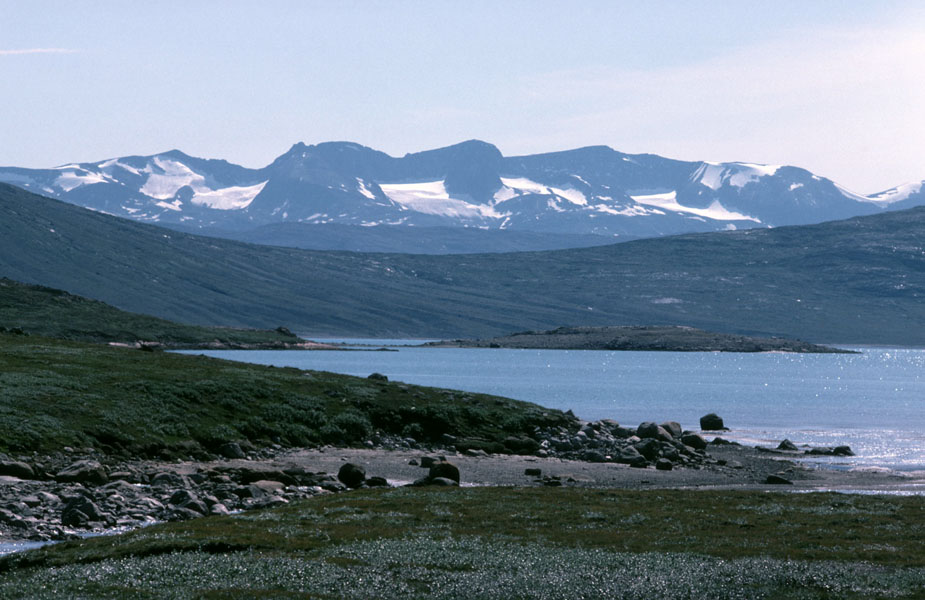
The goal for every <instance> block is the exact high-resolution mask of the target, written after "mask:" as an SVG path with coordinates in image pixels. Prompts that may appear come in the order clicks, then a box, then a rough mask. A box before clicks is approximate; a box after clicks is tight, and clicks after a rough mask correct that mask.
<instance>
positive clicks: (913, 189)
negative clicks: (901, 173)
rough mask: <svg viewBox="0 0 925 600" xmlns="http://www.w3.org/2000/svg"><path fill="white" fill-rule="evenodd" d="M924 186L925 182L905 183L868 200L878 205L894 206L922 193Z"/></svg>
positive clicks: (869, 197) (874, 195)
mask: <svg viewBox="0 0 925 600" xmlns="http://www.w3.org/2000/svg"><path fill="white" fill-rule="evenodd" d="M922 184H925V181H918V182H914V183H904V184H902V185H898V186H896V187H894V188H890V189H888V190H886V191H885V192H880V193H879V194H873V195H872V196H868V197H867V200H868V201H869V202H876V203H877V204H881V205H887V204H893V203H894V202H902V201H903V200H907V199H908V198H909V197H910V196H912V195H913V194H918V193H919V192H921V191H922Z"/></svg>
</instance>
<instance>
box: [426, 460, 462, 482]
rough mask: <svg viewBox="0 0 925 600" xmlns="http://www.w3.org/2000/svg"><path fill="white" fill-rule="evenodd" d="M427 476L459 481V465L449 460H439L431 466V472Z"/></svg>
mask: <svg viewBox="0 0 925 600" xmlns="http://www.w3.org/2000/svg"><path fill="white" fill-rule="evenodd" d="M427 476H428V477H429V478H430V479H436V478H438V477H444V478H446V479H452V480H453V481H455V482H456V483H459V467H457V466H456V465H454V464H453V463H451V462H447V461H443V462H438V463H436V464H435V465H433V466H432V467H431V468H430V472H429V473H428V474H427Z"/></svg>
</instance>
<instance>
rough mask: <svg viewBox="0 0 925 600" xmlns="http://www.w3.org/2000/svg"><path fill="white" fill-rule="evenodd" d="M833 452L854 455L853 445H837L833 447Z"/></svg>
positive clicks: (840, 454) (839, 454)
mask: <svg viewBox="0 0 925 600" xmlns="http://www.w3.org/2000/svg"><path fill="white" fill-rule="evenodd" d="M832 454H834V455H835V456H854V451H853V450H852V449H851V446H835V447H834V448H832Z"/></svg>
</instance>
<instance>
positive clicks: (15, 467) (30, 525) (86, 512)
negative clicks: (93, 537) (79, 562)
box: [0, 457, 388, 541]
mask: <svg viewBox="0 0 925 600" xmlns="http://www.w3.org/2000/svg"><path fill="white" fill-rule="evenodd" d="M46 458H47V457H46ZM34 467H35V468H34ZM0 480H2V481H0V483H2V485H0V537H5V538H15V539H30V540H37V541H45V540H62V539H70V538H74V537H76V536H78V535H79V534H81V533H85V532H89V531H100V530H105V529H112V528H134V527H138V526H142V525H145V524H149V523H154V522H157V521H176V520H184V519H191V518H195V517H200V516H204V515H222V514H228V513H230V512H237V511H242V510H250V509H257V508H266V507H271V506H278V505H281V504H286V503H288V502H289V501H290V500H293V499H297V498H306V497H309V496H314V495H317V494H323V493H329V492H339V491H343V490H346V489H348V488H350V487H360V486H376V485H383V486H384V485H388V483H387V482H386V480H385V479H383V478H381V477H372V478H368V479H367V478H366V477H365V473H364V474H363V477H362V480H361V481H359V482H357V481H356V480H355V479H352V478H349V479H348V481H344V478H340V479H339V478H337V477H335V476H333V475H329V474H327V473H312V472H308V471H305V470H304V469H302V468H299V467H292V468H286V469H283V470H266V469H256V468H253V467H249V466H224V465H220V466H214V467H208V468H199V469H195V472H192V473H183V472H178V471H177V470H172V469H170V468H169V467H163V466H161V467H158V466H156V465H152V464H145V463H125V464H121V465H117V466H113V467H106V466H104V465H103V464H101V463H100V462H99V461H97V460H95V459H94V458H92V457H85V458H82V459H80V460H74V461H73V462H70V463H68V464H65V465H63V466H60V467H59V468H54V469H49V467H48V465H47V464H44V465H36V464H31V465H30V464H29V463H28V462H26V461H22V460H11V459H9V458H8V457H0Z"/></svg>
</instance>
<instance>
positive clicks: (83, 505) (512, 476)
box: [0, 443, 925, 551]
mask: <svg viewBox="0 0 925 600" xmlns="http://www.w3.org/2000/svg"><path fill="white" fill-rule="evenodd" d="M428 457H429V458H433V459H435V460H440V458H441V457H443V458H445V459H446V460H447V461H449V462H451V463H453V464H454V465H456V466H457V467H458V469H459V473H460V484H461V485H462V486H463V487H488V486H500V487H517V488H530V487H546V486H555V487H576V488H587V489H612V490H634V491H645V490H667V489H673V490H686V491H692V492H694V491H703V490H741V491H754V492H765V491H776V492H793V493H812V492H843V493H857V494H885V495H925V476H910V475H905V474H902V473H901V472H896V471H883V470H879V469H876V470H873V469H869V468H860V469H852V470H836V469H830V468H825V467H818V466H813V465H809V464H806V463H802V462H800V461H799V460H795V458H796V457H793V456H784V455H781V454H778V453H768V452H766V451H763V450H761V449H759V448H755V447H749V446H740V445H736V444H712V443H711V444H709V446H708V448H707V449H706V460H705V461H704V462H703V463H702V464H698V465H695V466H690V467H686V466H685V467H676V468H674V469H671V470H659V469H656V468H653V467H651V466H650V467H649V468H636V467H631V466H629V465H627V464H620V463H615V462H589V461H584V460H574V459H567V458H559V457H540V456H530V455H517V454H484V453H462V452H455V451H450V450H448V449H441V448H419V449H410V448H403V449H386V448H381V447H380V448H337V447H323V448H314V449H306V448H302V449H289V450H277V451H274V452H267V453H264V455H263V456H250V457H249V458H239V459H221V460H212V461H194V460H189V461H180V462H166V461H158V460H144V461H140V460H136V461H125V462H114V463H107V462H106V460H105V457H99V456H97V457H96V458H98V459H100V460H101V461H102V464H100V463H96V467H97V468H99V469H100V470H101V471H103V472H106V473H108V475H106V476H105V479H103V478H102V477H101V476H99V475H93V474H92V473H91V474H88V475H86V476H85V477H84V480H83V481H68V482H62V481H55V480H54V479H49V480H28V479H19V478H16V477H11V476H0V500H2V501H3V503H4V505H5V506H6V507H7V508H5V509H2V511H0V544H3V545H4V546H5V547H6V548H8V549H9V548H11V546H16V545H18V544H22V545H23V546H24V547H22V548H18V549H15V550H12V551H19V550H24V549H28V548H30V547H33V544H32V542H44V543H48V542H55V541H64V540H72V539H79V538H81V537H87V536H94V535H107V534H110V533H121V532H124V531H128V530H133V529H137V528H139V527H144V526H146V525H150V524H154V523H157V522H164V521H176V520H186V519H191V518H201V517H204V516H208V515H220V514H230V513H235V512H240V511H247V510H253V509H261V508H269V507H274V506H280V505H284V504H288V503H289V502H291V501H296V500H301V499H305V498H310V497H313V496H317V495H323V494H330V493H344V492H349V488H348V487H347V486H345V485H344V484H343V483H342V482H340V481H338V479H337V473H338V470H339V469H340V468H341V467H342V466H343V465H344V464H346V463H352V464H355V465H358V466H359V467H361V468H362V469H363V470H364V471H365V474H366V475H367V476H368V477H370V478H382V480H384V482H383V481H381V480H380V482H379V483H378V484H379V485H382V484H383V483H384V484H385V485H388V486H389V487H401V486H405V485H408V484H410V483H411V482H414V481H416V480H418V479H420V478H422V477H424V476H426V475H427V472H428V470H427V469H424V468H422V467H421V466H420V465H421V464H423V463H425V462H426V461H427V458H428ZM93 458H94V457H93V456H73V457H72V458H69V459H68V460H67V461H65V462H72V461H76V462H84V463H91V465H90V466H91V467H92V466H93V465H92V463H94V462H95V461H94V460H93ZM88 473H90V471H88ZM527 473H530V474H527ZM95 477H97V479H95V480H94V478H95ZM772 480H773V481H777V483H769V482H770V481H772ZM371 481H372V480H371V479H367V482H370V485H372V484H371ZM362 487H367V486H366V485H365V484H364V485H363V486H362ZM16 505H19V506H20V508H21V510H20V514H16V509H15V508H14V507H15V506H16ZM78 505H79V506H78ZM75 507H76V508H75ZM78 510H79V511H83V517H82V518H81V517H80V516H77V517H75V516H74V514H75V512H74V511H78ZM86 513H90V515H89V516H88V515H86Z"/></svg>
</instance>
